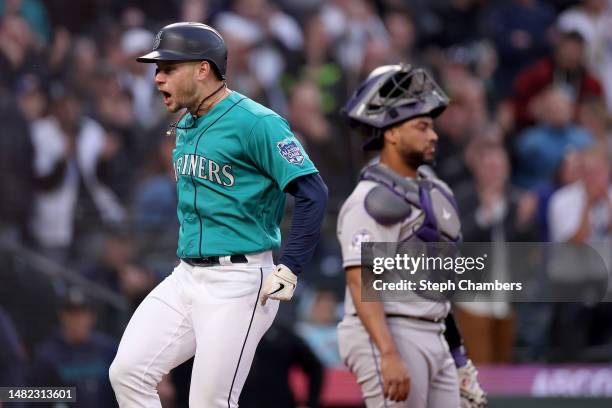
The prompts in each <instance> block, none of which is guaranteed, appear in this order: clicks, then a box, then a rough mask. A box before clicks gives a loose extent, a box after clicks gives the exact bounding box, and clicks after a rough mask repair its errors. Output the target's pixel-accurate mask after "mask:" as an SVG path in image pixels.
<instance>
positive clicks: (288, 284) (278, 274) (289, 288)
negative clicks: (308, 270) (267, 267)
mask: <svg viewBox="0 0 612 408" xmlns="http://www.w3.org/2000/svg"><path fill="white" fill-rule="evenodd" d="M296 285H297V276H295V274H294V273H293V272H291V269H289V268H287V267H286V266H285V265H283V264H278V265H276V268H275V269H274V271H273V272H272V273H271V274H270V275H268V277H267V278H266V280H265V281H264V284H263V290H262V295H261V304H262V305H265V304H266V302H267V300H268V298H270V299H277V300H289V299H291V297H292V296H293V291H294V290H295V286H296Z"/></svg>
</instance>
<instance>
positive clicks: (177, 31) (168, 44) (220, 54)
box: [136, 23, 227, 79]
mask: <svg viewBox="0 0 612 408" xmlns="http://www.w3.org/2000/svg"><path fill="white" fill-rule="evenodd" d="M202 60H204V61H208V62H210V63H211V65H212V66H213V68H214V70H215V71H216V73H217V75H218V76H219V78H220V79H225V68H226V66H227V48H226V47H225V41H223V38H222V37H221V35H220V34H219V33H218V32H217V30H215V29H214V28H212V27H210V26H207V25H206V24H202V23H174V24H170V25H167V26H165V27H164V28H162V29H161V30H159V32H158V33H157V35H156V36H155V41H154V42H153V51H151V52H150V53H148V54H145V55H143V56H142V57H138V58H136V61H138V62H157V61H202Z"/></svg>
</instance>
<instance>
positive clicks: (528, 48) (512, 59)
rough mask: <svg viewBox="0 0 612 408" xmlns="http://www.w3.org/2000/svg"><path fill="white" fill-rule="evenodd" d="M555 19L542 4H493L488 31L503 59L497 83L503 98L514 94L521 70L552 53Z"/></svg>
mask: <svg viewBox="0 0 612 408" xmlns="http://www.w3.org/2000/svg"><path fill="white" fill-rule="evenodd" d="M554 18H555V15H554V12H553V10H552V8H551V7H550V6H549V5H548V4H546V3H545V2H543V1H540V0H510V1H504V2H493V3H492V6H491V9H490V10H489V14H488V15H487V16H486V19H485V21H486V26H485V30H486V32H487V33H488V35H489V38H490V39H491V40H492V41H493V43H494V44H495V48H496V49H497V53H498V55H499V65H498V70H497V73H496V83H497V86H498V88H499V92H500V94H501V96H502V97H505V96H507V95H509V94H510V92H511V89H512V88H511V85H512V83H513V82H514V80H515V78H516V76H517V74H518V73H519V72H520V71H521V70H523V69H524V68H526V67H527V66H529V65H530V64H531V63H533V62H534V61H536V60H537V59H538V58H540V57H541V56H542V55H545V54H546V53H547V52H548V47H549V45H550V41H551V38H552V36H551V30H550V28H551V26H552V25H553V23H554ZM468 21H469V20H468Z"/></svg>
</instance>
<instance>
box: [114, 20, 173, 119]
mask: <svg viewBox="0 0 612 408" xmlns="http://www.w3.org/2000/svg"><path fill="white" fill-rule="evenodd" d="M151 44H153V34H152V33H151V32H149V31H147V30H145V29H143V28H131V29H129V30H128V31H126V32H125V33H124V34H123V36H122V37H121V50H122V52H123V55H124V58H125V59H124V61H123V70H122V71H121V72H120V73H119V81H120V83H121V84H122V85H123V87H125V88H126V89H128V90H129V92H130V94H131V95H132V109H131V110H132V111H133V112H134V119H135V122H136V123H137V124H138V126H140V127H141V128H143V129H151V128H153V127H155V126H156V125H158V123H159V122H158V120H159V118H163V115H162V114H161V110H160V109H159V98H157V89H156V88H155V86H153V85H152V84H151V78H152V77H153V75H154V71H155V66H154V65H153V64H139V63H138V62H136V57H138V56H140V55H142V54H143V53H146V52H147V51H149V50H150V49H151Z"/></svg>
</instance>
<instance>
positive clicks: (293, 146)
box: [276, 138, 304, 166]
mask: <svg viewBox="0 0 612 408" xmlns="http://www.w3.org/2000/svg"><path fill="white" fill-rule="evenodd" d="M276 147H278V151H279V152H280V155H281V156H282V157H283V158H284V159H285V160H287V162H289V163H291V164H296V165H298V166H301V165H302V163H304V153H302V149H300V147H299V146H298V144H297V143H296V142H295V140H291V139H289V138H287V139H284V140H281V141H280V142H278V143H277V144H276Z"/></svg>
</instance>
